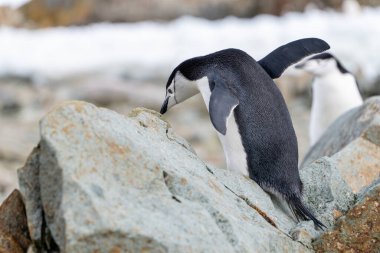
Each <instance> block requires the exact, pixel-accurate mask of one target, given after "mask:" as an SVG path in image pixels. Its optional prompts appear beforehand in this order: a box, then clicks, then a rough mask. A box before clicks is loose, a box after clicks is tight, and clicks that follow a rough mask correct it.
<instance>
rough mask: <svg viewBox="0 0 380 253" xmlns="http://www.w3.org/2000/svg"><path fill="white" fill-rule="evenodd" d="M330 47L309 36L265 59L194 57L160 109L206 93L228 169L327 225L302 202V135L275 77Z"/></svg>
mask: <svg viewBox="0 0 380 253" xmlns="http://www.w3.org/2000/svg"><path fill="white" fill-rule="evenodd" d="M329 48H330V47H329V45H328V44H327V43H326V42H324V41H323V40H320V39H316V38H308V39H301V40H297V41H294V42H291V43H288V44H286V45H283V46H281V47H279V48H277V49H276V50H274V51H273V52H271V53H270V54H269V55H267V56H266V57H264V58H263V59H261V60H260V61H255V60H254V59H253V58H252V57H251V56H249V55H248V54H247V53H245V52H244V51H241V50H238V49H225V50H222V51H218V52H215V53H212V54H209V55H205V56H200V57H195V58H191V59H189V60H186V61H184V62H182V63H181V64H179V65H178V66H177V67H176V68H175V69H174V70H173V71H172V73H171V75H170V77H169V79H168V81H167V85H166V97H165V100H164V103H163V105H162V108H161V111H160V112H161V114H164V113H165V112H166V111H167V110H168V109H169V108H170V107H172V106H174V105H176V104H179V103H181V102H183V101H185V100H186V99H188V98H190V97H192V96H194V95H196V94H198V93H201V95H202V97H203V99H204V102H205V104H206V106H207V109H208V111H209V115H210V119H211V122H212V124H213V126H214V128H215V129H216V131H217V133H218V137H219V139H220V141H221V144H222V146H223V150H224V153H225V157H226V163H227V167H228V169H231V170H236V171H238V172H240V173H242V174H244V175H247V176H249V177H250V178H251V179H253V180H254V181H255V182H256V183H258V184H259V185H260V186H261V187H262V188H263V189H264V190H266V191H267V192H270V193H271V194H274V195H275V196H279V197H280V198H281V199H284V200H286V202H287V203H288V205H289V207H290V209H291V210H292V212H293V213H294V215H295V216H296V218H297V220H299V219H302V220H313V222H314V224H315V225H316V226H317V227H319V228H323V227H324V225H323V224H322V223H321V222H320V221H319V220H318V219H317V218H316V217H315V216H314V215H313V214H312V213H311V212H310V211H309V210H308V209H307V208H306V206H305V205H304V204H303V203H302V201H301V195H302V182H301V179H300V176H299V172H298V147H297V137H296V135H295V132H294V129H293V125H292V121H291V119H290V115H289V111H288V109H287V106H286V104H285V101H284V98H283V97H282V95H281V93H280V91H279V89H278V88H277V86H276V84H275V83H274V82H273V80H272V79H274V78H278V77H279V76H280V75H281V74H282V73H283V72H284V70H285V69H286V68H287V67H288V66H290V65H291V64H294V63H296V62H298V61H299V60H301V59H303V58H304V57H306V56H309V55H311V54H316V53H320V52H323V51H325V50H327V49H329Z"/></svg>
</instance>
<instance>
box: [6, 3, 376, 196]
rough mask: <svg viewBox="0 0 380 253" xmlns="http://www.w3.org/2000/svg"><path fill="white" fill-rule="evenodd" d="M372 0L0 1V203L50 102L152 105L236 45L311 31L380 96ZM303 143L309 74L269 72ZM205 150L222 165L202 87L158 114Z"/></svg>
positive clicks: (254, 45) (257, 49) (255, 52)
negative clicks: (183, 67) (173, 83)
mask: <svg viewBox="0 0 380 253" xmlns="http://www.w3.org/2000/svg"><path fill="white" fill-rule="evenodd" d="M378 6H380V0H359V1H355V0H347V1H342V0H297V1H290V0H181V1H180V0H30V1H28V0H0V26H1V27H0V201H1V200H2V198H3V197H4V196H6V195H7V194H8V192H9V191H10V190H12V189H13V188H14V187H16V185H17V177H16V169H17V168H19V167H21V166H23V164H24V162H25V160H26V158H27V156H28V154H29V153H30V151H31V150H32V148H33V147H34V146H35V145H36V144H37V143H38V140H39V133H38V121H39V120H40V119H41V117H42V116H43V115H44V114H45V113H46V112H48V111H49V109H51V108H52V107H53V106H54V105H56V104H58V103H60V102H62V101H65V100H72V99H80V100H85V101H88V102H91V103H94V104H96V105H98V106H103V107H108V108H111V109H112V110H115V111H117V112H119V113H121V114H127V113H128V112H129V111H130V110H131V109H132V108H134V107H141V106H142V107H146V108H149V109H153V110H159V108H160V106H161V103H162V102H163V99H164V95H165V83H166V80H167V78H168V76H169V75H170V73H171V70H172V69H173V68H174V67H175V66H176V65H178V64H179V63H180V62H182V61H183V60H185V59H187V58H190V57H193V56H198V55H203V54H208V53H211V52H214V51H217V50H220V49H224V48H229V47H234V48H240V49H242V50H245V51H246V52H248V53H249V54H250V55H252V56H253V57H254V58H255V59H257V60H259V59H260V58H261V57H263V56H265V55H266V54H268V53H269V52H270V51H272V50H273V49H275V48H276V47H278V46H280V45H282V44H285V43H287V42H290V41H292V40H296V39H300V38H303V37H318V38H321V39H324V40H326V41H327V42H328V43H329V44H330V45H331V50H330V51H331V52H332V53H334V54H335V55H337V56H338V58H339V59H340V60H341V61H342V63H343V65H345V66H346V68H347V69H349V70H350V71H351V72H353V73H354V74H355V75H356V77H357V79H358V82H359V85H360V90H361V92H362V94H363V95H364V96H365V97H368V96H371V95H374V94H380V25H379V24H380V7H378ZM276 83H277V84H278V86H279V87H280V89H281V91H282V93H283V95H284V97H285V99H286V102H287V104H288V106H289V109H290V112H291V115H292V119H293V123H294V126H295V129H296V132H297V136H298V142H299V151H300V159H302V157H303V156H304V154H305V152H306V151H307V149H308V148H309V140H308V124H309V114H310V106H311V85H310V84H311V76H308V75H307V74H305V73H303V72H300V71H298V72H297V70H295V69H294V68H290V69H288V70H287V71H286V72H285V74H284V76H283V77H281V78H280V79H278V80H276ZM164 118H165V119H166V120H168V121H169V122H170V124H171V125H172V127H173V128H174V130H175V131H176V132H177V133H178V134H179V135H181V136H183V137H185V138H186V139H187V140H188V141H189V142H190V143H191V144H192V146H193V147H194V148H195V150H196V151H197V153H198V154H199V155H200V157H201V158H203V159H204V160H206V161H207V162H209V163H211V164H213V165H215V166H219V167H224V158H223V153H222V150H221V147H220V145H219V142H218V139H217V136H216V134H215V132H214V130H213V128H212V126H211V123H210V121H209V118H208V114H207V111H206V108H205V106H204V104H203V101H202V99H201V97H200V96H199V95H198V96H196V97H194V98H192V99H190V100H188V101H186V102H185V103H183V104H181V105H178V106H176V107H174V108H173V109H172V110H170V111H169V113H168V114H167V115H165V117H164Z"/></svg>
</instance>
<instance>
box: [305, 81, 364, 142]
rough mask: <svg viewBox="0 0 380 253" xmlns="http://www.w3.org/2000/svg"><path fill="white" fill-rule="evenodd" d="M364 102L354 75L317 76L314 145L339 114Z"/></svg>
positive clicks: (312, 123)
mask: <svg viewBox="0 0 380 253" xmlns="http://www.w3.org/2000/svg"><path fill="white" fill-rule="evenodd" d="M362 103H363V100H362V98H361V96H360V93H359V90H358V88H357V85H356V81H355V79H354V78H353V76H352V75H349V74H344V75H341V74H334V75H329V76H325V77H321V78H316V79H315V80H314V82H313V104H312V108H311V118H310V144H311V145H314V144H315V143H316V142H317V141H318V140H319V138H320V137H321V136H322V135H323V134H324V132H325V131H326V129H327V128H328V127H329V126H330V125H331V124H332V123H333V122H334V121H335V120H336V119H337V118H338V117H339V116H341V115H342V114H344V113H345V112H347V111H348V110H350V109H352V108H354V107H356V106H360V105H361V104H362Z"/></svg>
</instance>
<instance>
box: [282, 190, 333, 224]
mask: <svg viewBox="0 0 380 253" xmlns="http://www.w3.org/2000/svg"><path fill="white" fill-rule="evenodd" d="M286 200H287V202H288V205H289V207H290V209H291V210H292V212H293V214H294V215H295V216H296V218H297V220H312V221H313V222H314V225H315V226H316V227H318V228H319V229H321V230H325V229H326V228H327V227H326V226H325V225H324V224H323V223H322V222H320V221H319V220H318V219H317V218H316V217H315V216H314V215H313V214H312V213H311V212H310V211H309V209H308V208H307V207H306V206H305V205H304V204H303V203H302V201H301V198H300V197H298V196H294V195H293V196H291V197H288V198H286Z"/></svg>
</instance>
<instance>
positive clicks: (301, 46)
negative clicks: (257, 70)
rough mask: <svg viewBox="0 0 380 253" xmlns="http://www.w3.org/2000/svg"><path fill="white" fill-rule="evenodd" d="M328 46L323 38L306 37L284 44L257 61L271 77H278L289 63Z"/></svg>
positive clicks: (324, 49) (326, 48)
mask: <svg viewBox="0 0 380 253" xmlns="http://www.w3.org/2000/svg"><path fill="white" fill-rule="evenodd" d="M329 48H330V46H329V44H327V43H326V42H325V41H324V40H321V39H317V38H306V39H300V40H295V41H293V42H290V43H288V44H285V45H283V46H281V47H279V48H277V49H275V50H274V51H272V52H271V53H269V54H268V55H267V56H265V57H264V58H263V59H261V60H260V61H258V63H259V64H260V65H261V67H262V68H263V69H264V70H265V71H266V72H267V73H268V75H269V76H270V77H271V78H272V79H276V78H279V77H280V76H281V74H282V73H283V72H284V71H285V69H286V68H288V67H289V66H290V65H292V64H294V63H296V62H298V61H300V60H302V59H303V58H305V57H306V56H309V55H312V54H317V53H321V52H323V51H326V50H328V49H329Z"/></svg>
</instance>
